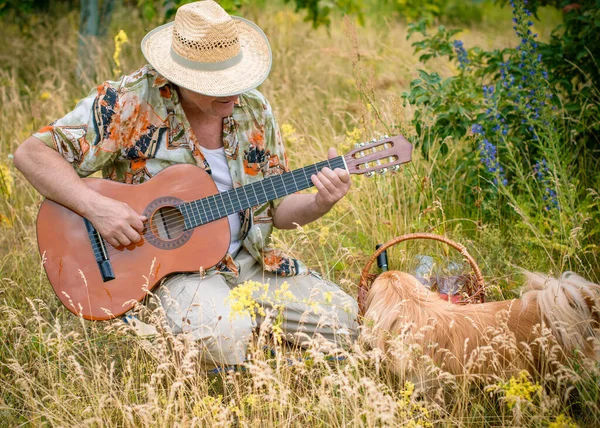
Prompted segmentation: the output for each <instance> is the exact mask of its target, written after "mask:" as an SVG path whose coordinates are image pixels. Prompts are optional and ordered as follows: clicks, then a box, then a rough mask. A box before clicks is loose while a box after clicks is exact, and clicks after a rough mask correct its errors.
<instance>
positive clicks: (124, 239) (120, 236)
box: [116, 232, 131, 247]
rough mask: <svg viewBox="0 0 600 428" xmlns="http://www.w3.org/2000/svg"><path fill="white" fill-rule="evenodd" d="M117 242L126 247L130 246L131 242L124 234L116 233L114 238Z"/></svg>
mask: <svg viewBox="0 0 600 428" xmlns="http://www.w3.org/2000/svg"><path fill="white" fill-rule="evenodd" d="M116 238H117V240H118V241H119V244H121V245H122V246H124V247H126V246H128V245H129V244H131V241H130V240H129V238H128V237H127V236H126V235H125V234H124V233H122V232H121V233H117V236H116Z"/></svg>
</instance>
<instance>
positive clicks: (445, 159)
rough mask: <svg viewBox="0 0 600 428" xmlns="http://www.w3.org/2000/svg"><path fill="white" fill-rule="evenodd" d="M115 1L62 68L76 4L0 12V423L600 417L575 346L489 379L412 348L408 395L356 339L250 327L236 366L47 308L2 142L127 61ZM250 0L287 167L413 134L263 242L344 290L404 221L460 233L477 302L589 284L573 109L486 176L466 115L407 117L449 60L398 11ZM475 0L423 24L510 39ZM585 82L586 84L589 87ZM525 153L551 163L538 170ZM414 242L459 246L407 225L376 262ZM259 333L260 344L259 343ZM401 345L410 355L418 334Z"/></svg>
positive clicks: (508, 24)
mask: <svg viewBox="0 0 600 428" xmlns="http://www.w3.org/2000/svg"><path fill="white" fill-rule="evenodd" d="M133 3H135V2H133ZM133 3H129V2H125V5H124V6H123V5H122V6H121V7H120V8H118V9H117V10H116V11H115V15H114V16H113V18H112V23H111V26H110V29H109V30H108V31H107V35H106V37H104V38H102V39H100V40H97V41H94V42H92V43H91V44H90V47H89V49H91V50H92V51H93V53H94V56H95V58H96V61H95V63H94V64H93V66H92V67H91V68H89V69H88V70H87V71H86V72H85V73H84V74H83V75H81V76H79V77H78V75H77V72H76V69H77V61H78V59H77V26H78V17H79V16H78V11H77V10H69V9H68V8H66V7H64V8H61V7H57V8H56V9H51V10H50V12H49V13H48V14H35V13H32V14H30V15H28V19H27V21H23V20H21V19H15V18H14V16H12V15H5V16H2V17H0V36H1V38H2V40H3V42H2V44H0V106H1V112H2V114H1V115H0V195H1V197H2V198H1V202H0V427H3V426H7V427H8V426H232V425H233V426H301V425H304V426H369V427H372V426H412V427H417V426H422V427H433V426H540V427H542V426H543V427H548V426H550V427H567V426H569V427H572V426H599V425H600V384H599V382H600V367H599V366H598V365H597V364H595V363H593V362H590V361H586V360H584V359H583V358H582V357H580V356H577V355H574V356H573V358H572V359H571V360H570V361H569V362H568V364H559V363H556V364H554V367H555V369H554V370H548V372H547V373H541V374H528V373H522V374H521V375H520V376H512V377H510V376H507V377H505V378H503V377H488V378H485V379H482V378H481V377H477V376H465V377H456V376H452V375H450V374H448V373H444V372H443V370H439V369H438V368H435V367H433V366H432V365H429V366H427V365H425V366H424V367H428V368H427V369H426V370H427V372H424V373H423V377H427V376H431V374H432V373H435V376H436V377H437V378H438V380H439V384H440V385H439V388H438V389H437V390H436V391H435V392H434V393H431V392H430V393H427V394H424V393H421V392H420V391H419V385H418V383H417V385H415V379H400V378H398V377H395V376H393V375H391V374H390V373H389V372H387V371H386V370H385V358H384V357H383V356H382V355H381V353H380V352H377V351H375V350H370V349H368V348H366V347H364V346H362V345H361V344H359V343H356V344H354V345H352V346H349V347H348V348H344V349H327V348H326V346H325V345H324V344H323V343H319V342H318V341H315V343H314V344H313V345H311V346H310V347H309V348H308V349H302V350H299V349H289V348H288V347H286V346H284V345H281V344H278V343H277V341H275V342H273V343H271V342H269V340H270V339H269V338H268V337H267V336H265V335H261V336H260V337H259V338H258V339H257V340H256V343H254V344H253V346H252V349H251V355H250V357H251V358H249V360H248V362H247V363H246V364H245V365H244V367H243V368H239V369H238V370H222V371H218V372H210V373H208V372H207V371H206V370H205V369H204V368H203V367H201V366H200V365H199V364H198V349H197V347H195V345H194V344H193V343H191V342H190V341H189V340H188V339H186V338H185V337H174V336H173V335H171V334H170V333H169V332H168V331H167V330H165V329H162V328H160V325H159V324H157V326H158V327H159V333H158V335H157V336H156V337H154V338H153V339H144V338H140V337H138V336H136V335H135V334H133V332H132V331H131V329H130V327H128V326H127V325H126V324H125V323H124V322H123V321H122V320H121V319H115V320H111V321H105V322H89V321H85V320H83V319H79V318H77V317H75V316H73V315H72V314H71V313H70V312H69V311H68V310H67V309H65V308H64V307H63V306H62V305H61V303H60V302H59V301H58V299H57V298H56V296H55V294H54V292H53V290H52V288H51V286H50V284H49V282H48V280H47V278H46V275H45V272H44V269H43V267H42V265H41V260H40V255H39V253H38V250H37V242H36V230H35V222H36V216H37V210H38V208H39V204H40V202H41V200H42V197H41V196H40V195H39V194H38V193H37V192H36V191H35V190H34V189H33V187H31V186H30V185H29V184H28V183H27V182H26V181H25V179H24V178H23V177H22V176H21V175H20V173H19V172H18V171H17V170H16V169H15V167H14V166H13V164H12V153H14V151H15V150H16V148H17V146H18V145H19V144H20V142H22V141H23V140H25V139H26V138H27V137H28V136H29V135H30V134H31V133H32V132H34V131H36V130H37V129H39V128H40V127H42V126H45V125H47V124H49V123H50V122H52V121H53V120H55V119H56V118H59V117H61V116H62V115H64V114H65V113H67V112H68V111H69V110H70V109H71V108H73V107H74V105H75V103H76V102H77V100H79V99H80V98H81V97H83V96H85V95H86V94H87V93H88V92H89V90H90V89H91V88H94V87H95V86H96V85H97V84H98V83H99V82H101V81H103V80H106V79H109V80H114V79H116V78H118V77H119V76H120V75H122V74H124V73H127V72H129V71H133V70H135V69H137V68H139V67H140V66H142V65H143V64H144V63H145V61H144V59H143V56H142V54H141V52H140V49H139V43H140V41H141V39H142V37H143V36H144V34H145V33H146V32H147V31H148V30H149V29H151V28H153V27H154V26H155V25H156V22H149V21H148V20H147V19H145V18H144V17H143V16H142V15H141V14H140V11H139V10H138V9H137V8H136V7H135V4H133ZM382 3H383V2H382ZM258 4H259V5H255V4H253V2H251V1H250V2H245V6H244V7H243V8H242V9H241V10H240V11H239V14H240V15H241V16H245V17H247V18H248V19H251V20H253V21H254V22H256V23H257V24H258V25H259V26H260V27H261V28H263V30H264V31H265V33H266V34H267V36H268V37H269V40H270V42H271V45H272V49H273V58H274V64H273V69H272V72H271V75H270V77H269V78H268V79H267V81H266V82H265V83H264V84H263V85H262V86H261V87H260V90H261V91H262V92H263V93H264V94H265V95H266V96H267V98H268V99H269V100H270V102H271V104H272V106H273V109H274V111H275V113H276V117H277V119H278V123H279V126H280V128H281V132H282V135H283V137H284V140H285V143H286V146H287V150H288V153H289V157H290V163H291V167H292V169H294V168H299V167H302V166H304V165H308V164H310V163H315V162H317V161H320V160H323V159H324V158H325V157H326V154H327V149H328V148H329V147H336V148H337V150H338V152H340V153H345V152H347V151H348V150H350V149H351V148H353V147H354V144H355V143H357V142H361V141H367V140H371V139H372V138H378V137H379V136H380V135H383V134H389V135H394V134H398V133H401V134H403V135H405V136H406V137H407V138H409V139H410V140H411V141H412V142H413V143H415V146H416V148H415V150H414V153H413V159H412V162H411V163H410V164H407V165H405V166H404V167H403V168H402V169H401V170H400V171H399V172H398V173H395V174H393V175H392V174H387V175H375V176H374V177H372V178H366V177H363V176H353V178H352V181H353V182H352V189H351V191H350V193H349V194H348V195H347V197H346V198H344V199H343V200H342V201H341V202H340V203H338V204H337V205H336V206H335V207H334V209H333V210H332V211H331V212H330V213H328V214H327V215H326V216H325V217H324V218H322V219H320V220H319V221H317V222H315V223H313V224H310V225H308V226H305V227H302V228H298V229H297V230H293V231H285V232H281V231H278V232H277V233H276V234H275V237H274V240H275V241H276V244H277V245H278V246H280V247H281V248H283V249H285V250H286V251H288V252H290V253H292V254H295V255H296V256H298V258H300V259H302V260H303V261H305V262H306V263H307V265H309V266H310V267H312V268H314V269H315V270H318V271H320V272H322V273H323V275H324V276H325V277H327V278H329V279H331V280H334V281H337V282H338V283H339V284H341V286H342V287H343V288H344V289H345V290H346V291H347V292H349V293H350V294H351V295H353V296H356V294H357V286H358V282H359V279H360V278H359V277H360V272H361V270H362V268H363V267H364V265H365V263H366V261H367V260H368V258H369V257H370V255H371V254H372V253H373V252H374V249H375V245H376V244H379V243H384V242H386V241H389V240H390V239H392V238H394V237H396V236H399V235H402V234H406V233H413V232H431V233H436V234H440V235H445V236H447V237H449V238H451V239H453V240H455V241H458V242H460V243H462V244H463V245H465V246H466V247H467V248H468V250H469V252H470V253H471V255H472V256H473V257H474V258H475V260H476V261H477V262H478V264H479V265H480V267H481V268H482V271H483V274H484V277H485V280H486V285H487V290H486V294H487V297H488V299H490V300H499V299H510V298H515V297H518V296H519V292H520V289H519V288H520V286H521V285H522V283H523V276H522V273H521V269H527V270H531V271H539V272H543V273H547V274H550V275H554V276H558V275H560V273H562V272H564V271H567V270H572V271H575V272H577V273H579V274H580V275H582V276H584V277H586V278H588V279H590V280H592V281H594V282H596V283H598V282H600V264H599V259H600V250H599V247H598V245H600V240H599V234H600V212H599V203H600V194H599V190H600V175H599V174H598V171H597V166H596V165H595V163H596V162H597V160H598V152H597V147H598V145H597V144H598V143H597V141H596V142H592V143H590V144H591V145H593V144H595V147H596V148H594V147H592V148H586V149H585V150H583V149H580V148H579V147H580V146H579V145H580V144H581V143H580V142H579V141H580V140H577V136H578V135H579V134H578V132H580V131H578V129H579V128H576V127H575V126H574V125H573V126H571V125H569V124H572V123H578V122H577V121H578V120H579V119H578V118H577V117H575V118H574V117H572V115H570V111H569V110H568V109H567V108H563V107H561V104H560V103H557V104H558V108H556V109H554V110H552V112H551V113H550V114H552V115H553V118H554V119H553V120H555V121H556V123H557V124H558V125H555V126H556V128H554V130H553V129H551V128H552V126H550V125H548V126H547V128H548V129H550V130H549V131H548V132H549V136H547V138H546V137H543V138H542V137H540V140H543V141H544V143H543V144H542V143H540V144H538V145H535V153H536V156H537V157H536V158H534V157H531V158H527V160H526V161H523V160H522V159H521V158H519V159H521V160H519V159H517V158H518V156H520V153H522V151H521V149H520V148H519V146H518V144H515V143H514V142H513V143H510V144H507V145H506V148H504V149H503V150H502V151H501V156H502V158H500V162H505V164H503V170H501V172H498V171H499V170H496V171H495V172H493V173H492V175H490V174H489V171H488V170H489V169H490V168H489V163H486V161H485V159H484V157H485V156H484V154H485V153H484V151H483V149H481V147H482V146H481V144H480V141H481V140H480V139H481V135H477V134H478V132H477V128H471V125H474V124H477V123H482V122H481V121H482V120H485V119H484V118H483V117H481V116H476V115H471V116H469V114H468V113H465V114H464V115H463V116H461V117H463V118H465V117H466V118H467V119H468V120H467V119H465V120H466V121H469V120H470V121H471V122H470V123H469V126H468V129H467V130H466V131H465V132H464V135H462V136H456V135H446V136H438V135H437V134H436V135H428V134H426V133H423V132H419V131H418V130H417V129H416V128H415V120H414V118H415V115H417V117H420V118H421V119H422V123H423V124H424V125H423V126H425V125H426V126H429V128H428V129H431V130H434V129H436V128H435V123H434V122H435V121H436V115H437V114H438V112H439V111H440V110H439V109H441V108H442V107H436V108H438V110H436V109H435V108H433V107H432V105H433V104H429V105H425V106H423V105H422V104H421V105H415V103H411V102H410V97H403V96H402V95H403V93H406V92H410V91H411V82H414V81H415V79H418V78H420V77H421V78H423V74H421V73H420V72H419V70H425V71H426V72H427V73H431V72H434V71H435V72H437V73H439V76H440V78H442V79H445V78H449V77H452V76H457V75H460V73H463V72H464V70H462V69H461V67H462V65H461V64H462V63H461V62H460V61H458V62H457V61H456V60H448V58H447V57H444V56H443V55H442V56H438V57H434V58H433V59H431V60H429V61H427V62H423V61H421V60H420V59H419V57H420V55H421V54H422V53H423V52H420V53H415V52H414V48H413V46H411V44H412V43H413V42H415V41H418V40H424V39H425V36H423V35H419V34H414V35H413V36H412V37H411V38H410V39H407V36H408V34H409V28H410V27H409V23H408V22H407V21H406V20H405V19H403V17H402V16H400V15H401V14H398V13H391V12H390V8H389V7H387V8H386V7H384V6H378V2H374V1H373V2H368V1H365V4H367V5H370V8H367V10H366V12H365V14H364V24H363V25H361V24H360V23H359V22H357V19H356V18H355V17H348V18H344V17H343V16H342V15H341V14H338V13H332V15H331V24H330V26H329V27H324V26H321V27H319V28H317V29H314V28H312V26H311V24H310V23H308V22H305V21H304V20H303V16H302V14H301V13H296V12H295V11H294V8H293V7H292V5H290V4H283V3H282V2H279V1H274V2H269V3H267V2H260V3H258ZM386 4H388V3H386ZM478 7H479V8H480V9H479V14H478V15H476V16H474V17H473V18H472V19H470V20H469V19H468V17H464V18H465V19H467V21H468V22H466V23H465V22H460V23H457V22H453V21H448V22H442V23H444V24H445V25H446V27H447V28H456V27H460V28H463V31H462V32H461V33H458V34H456V35H454V36H453V37H452V39H453V40H454V39H456V40H458V39H459V40H460V41H462V42H463V43H464V46H465V47H474V46H478V47H480V48H481V49H482V50H487V51H491V50H494V49H504V48H507V47H516V46H517V45H518V44H519V42H520V40H519V38H518V37H517V36H516V35H515V31H514V30H513V23H512V21H511V19H512V17H513V15H512V14H511V9H510V6H509V5H506V7H504V8H501V7H500V6H498V5H492V4H488V3H483V4H480V5H479V6H478ZM537 16H538V18H539V19H533V18H532V20H533V22H532V28H533V29H534V32H535V33H536V34H537V35H538V37H539V40H542V41H543V40H548V39H549V38H550V33H551V31H552V29H553V28H555V27H556V26H557V25H558V24H559V23H560V22H561V19H562V15H561V11H560V10H556V9H551V8H545V9H540V10H539V13H538V14H537ZM436 28H437V26H432V27H431V31H432V32H435V29H436ZM121 30H122V31H123V32H124V33H121V36H120V37H119V38H118V40H119V42H118V49H117V52H115V39H114V38H115V36H117V34H119V32H120V31H121ZM455 46H459V45H455ZM456 49H457V50H458V49H459V48H458V47H457V48H456ZM469 55H474V54H472V53H471V52H470V53H469ZM469 58H470V59H471V61H474V60H473V57H472V56H469ZM459 59H460V58H459ZM499 73H500V72H499ZM429 76H431V74H429ZM421 83H423V80H422V81H421ZM413 87H414V85H413ZM422 87H423V88H427V85H425V84H423V85H422ZM461 90H462V89H461ZM477 90H478V91H479V92H481V88H479V89H477ZM594 91H595V92H594ZM414 93H415V92H414V90H413V94H414ZM430 95H431V94H429V95H427V96H430ZM461 97H462V98H461ZM405 98H406V100H409V102H407V101H406V100H405ZM469 99H471V98H468V94H467V95H465V93H464V92H461V93H460V94H458V95H457V96H456V97H454V98H448V99H447V103H448V105H451V104H452V105H454V106H455V107H456V108H459V107H460V103H461V102H462V101H461V100H465V105H466V103H467V102H468V100H469ZM599 100H600V97H599V96H598V90H597V89H596V88H592V95H591V96H590V97H589V101H588V104H593V105H595V106H598V105H599V104H600V102H599ZM432 102H433V101H432ZM453 103H454V104H453ZM417 104H418V103H417ZM444 108H445V107H444ZM428 109H429V110H428ZM439 114H442V113H439ZM443 114H445V113H443ZM419 115H420V116H419ZM582 120H583V119H581V121H582ZM596 120H597V119H596ZM465 123H466V122H465ZM565 123H566V124H567V125H564V124H565ZM586 123H587V122H586ZM563 125H564V126H563ZM447 126H448V127H451V126H452V124H450V125H447ZM569 126H571V127H569ZM420 129H421V128H420ZM472 129H475V132H474V131H473V130H472ZM498 129H500V128H498ZM564 129H568V130H567V131H564V132H563V131H562V130H564ZM488 134H489V133H488ZM536 135H537V134H536ZM540 135H541V134H540ZM565 136H566V137H565ZM537 140H538V138H537V137H536V141H537ZM567 140H568V141H567ZM563 143H564V144H563ZM567 143H568V144H567ZM523 144H524V145H525V144H526V143H525V142H524V143H523ZM569 144H571V146H569ZM578 144H579V145H578ZM425 147H426V149H425ZM529 147H530V149H528V150H529V151H528V152H527V153H532V152H533V151H534V149H533V147H534V145H533V144H532V145H530V146H529ZM499 150H500V149H499ZM594 150H596V151H595V152H594ZM594 156H596V157H594ZM536 159H537V160H538V162H537V163H536ZM542 159H544V163H543V165H544V168H546V165H551V167H548V168H546V169H542V167H541V166H540V165H542V163H540V162H541V160H542ZM511 162H512V163H511ZM536 165H537V166H536ZM40 168H44V165H40ZM49 173H51V172H49ZM504 174H506V175H504ZM542 176H543V178H540V179H538V178H539V177H542ZM505 178H506V180H507V183H503V182H502V180H504V179H505ZM423 254H427V255H430V256H432V257H434V259H435V261H436V263H437V264H438V266H439V269H440V270H443V267H445V266H447V265H448V264H450V263H451V262H457V263H464V262H463V260H462V259H461V257H460V255H459V254H458V253H455V252H454V250H451V249H449V248H446V247H444V246H443V245H442V244H437V243H432V242H424V241H411V242H407V243H403V244H400V245H398V246H395V247H393V248H392V249H390V251H389V260H390V265H391V268H394V269H400V270H404V271H407V272H414V269H415V268H416V266H417V256H418V255H423ZM267 342H268V345H269V348H272V349H273V350H274V352H271V351H270V350H265V347H264V345H265V343H267ZM415 358H416V359H422V357H421V356H420V355H419V353H418V352H417V351H415ZM549 365H550V364H549Z"/></svg>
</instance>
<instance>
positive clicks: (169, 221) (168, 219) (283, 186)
mask: <svg viewBox="0 0 600 428" xmlns="http://www.w3.org/2000/svg"><path fill="white" fill-rule="evenodd" d="M342 159H343V157H342V156H338V157H336V158H333V159H328V160H326V161H321V162H318V163H316V164H313V165H308V166H306V167H303V168H299V169H297V170H294V171H290V173H289V175H288V174H281V175H278V176H272V177H268V178H271V180H267V179H263V180H260V181H256V182H254V183H249V184H248V185H244V186H241V187H237V188H234V189H230V190H228V191H225V192H220V193H216V194H214V195H209V196H206V197H204V198H202V199H200V200H197V201H189V202H184V203H182V204H179V205H176V206H174V208H175V207H179V206H181V205H184V204H188V203H193V202H196V203H200V205H201V207H202V210H203V211H204V214H205V215H206V220H208V221H206V222H205V221H204V218H203V217H202V215H201V214H199V215H198V216H197V215H196V213H195V212H193V211H192V216H189V215H187V218H188V219H189V218H192V219H193V220H194V221H197V220H198V217H199V219H200V220H201V224H199V225H198V226H201V225H204V224H208V223H211V222H213V221H216V220H219V219H221V218H225V217H227V216H228V215H231V214H235V213H236V212H242V211H244V210H235V209H234V211H233V212H231V213H228V212H227V211H228V207H227V202H226V201H225V197H224V195H225V194H226V195H228V196H229V201H230V203H231V208H234V202H233V198H232V197H231V193H235V196H236V199H237V200H238V203H239V204H240V206H243V204H242V203H241V200H240V197H239V194H238V192H239V191H240V189H241V190H242V193H243V194H244V196H245V197H246V201H247V203H248V204H250V199H249V198H248V192H247V191H246V190H243V189H244V188H246V187H249V188H251V189H252V191H253V193H254V197H255V199H256V202H257V204H259V203H261V202H260V200H259V198H258V195H257V194H256V189H255V188H254V186H258V185H259V184H260V186H261V187H262V190H263V193H264V195H266V196H267V200H266V201H265V202H268V201H270V200H273V199H277V198H279V197H284V196H287V195H289V194H291V193H294V192H289V193H286V192H287V190H288V189H287V186H288V184H291V183H292V182H289V183H286V181H285V180H286V178H289V177H290V176H291V178H292V181H293V183H294V185H295V186H296V191H299V190H301V189H300V188H299V187H302V190H304V189H307V188H310V187H313V186H314V184H312V181H311V180H310V179H309V177H310V176H312V175H314V174H316V173H318V172H319V171H320V168H321V167H325V166H329V167H330V168H338V166H333V167H332V165H331V161H334V162H335V161H340V160H342ZM341 167H343V168H344V169H345V165H344V164H342V165H341ZM309 168H310V169H314V170H315V172H314V173H312V172H311V173H310V176H307V175H306V172H307V171H308V170H309ZM300 171H302V172H303V175H304V178H303V181H300V180H301V179H302V176H300V177H298V179H299V180H298V181H297V180H296V177H294V175H293V174H294V173H298V172H300ZM276 178H280V181H279V183H275V179H276ZM265 181H268V182H269V183H270V184H271V187H272V188H273V193H274V195H273V196H274V198H273V197H272V196H269V192H270V191H267V189H265V187H264V183H265ZM288 181H289V180H288ZM298 182H300V183H301V185H300V186H298ZM278 190H284V194H283V195H282V196H279V197H278V196H277V193H278V192H277V191H278ZM217 196H220V197H221V205H222V206H223V207H224V208H225V215H222V214H221V211H220V210H219V203H217V204H215V205H214V208H216V209H213V205H211V204H210V203H209V206H208V208H209V213H210V216H211V217H212V219H209V216H208V215H207V211H206V209H205V207H204V204H203V202H202V201H207V200H208V199H209V198H211V197H212V198H213V199H216V197H217ZM253 206H256V205H250V206H249V207H247V208H251V207H253ZM247 208H246V209H247ZM190 209H192V208H190ZM196 210H197V212H198V213H199V210H198V207H196ZM215 213H216V214H217V216H216V217H215ZM174 219H176V221H173V220H174ZM185 219H186V214H184V213H183V212H182V211H178V212H176V213H173V214H166V215H163V219H162V221H163V224H165V225H166V226H167V228H168V227H178V226H181V225H184V226H185ZM194 227H197V226H194ZM145 230H146V232H144V233H142V234H141V236H143V237H148V236H154V235H155V234H154V233H153V232H152V230H151V229H150V228H148V227H145ZM95 233H96V234H97V237H98V238H99V239H101V240H102V241H103V244H104V243H107V244H108V245H107V246H105V253H106V254H108V255H114V254H118V253H120V252H121V251H123V250H119V249H117V248H115V247H113V246H112V245H111V244H110V243H108V242H106V240H105V239H104V238H103V237H102V236H101V235H100V234H99V233H98V232H95ZM179 236H181V235H179ZM91 244H92V247H93V251H94V257H95V258H98V256H99V255H102V254H103V253H104V251H102V249H101V248H100V247H99V243H98V242H96V240H92V241H91Z"/></svg>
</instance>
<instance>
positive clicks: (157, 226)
mask: <svg viewBox="0 0 600 428" xmlns="http://www.w3.org/2000/svg"><path fill="white" fill-rule="evenodd" d="M184 226H185V223H184V219H183V215H182V214H181V212H180V211H179V210H178V209H177V208H174V207H161V208H159V209H157V210H156V211H154V213H153V214H152V218H151V221H150V230H152V233H153V234H154V235H155V236H156V237H158V238H159V239H161V240H163V241H172V240H174V239H177V238H179V237H180V236H181V234H182V233H183V232H184V230H183V229H184Z"/></svg>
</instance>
